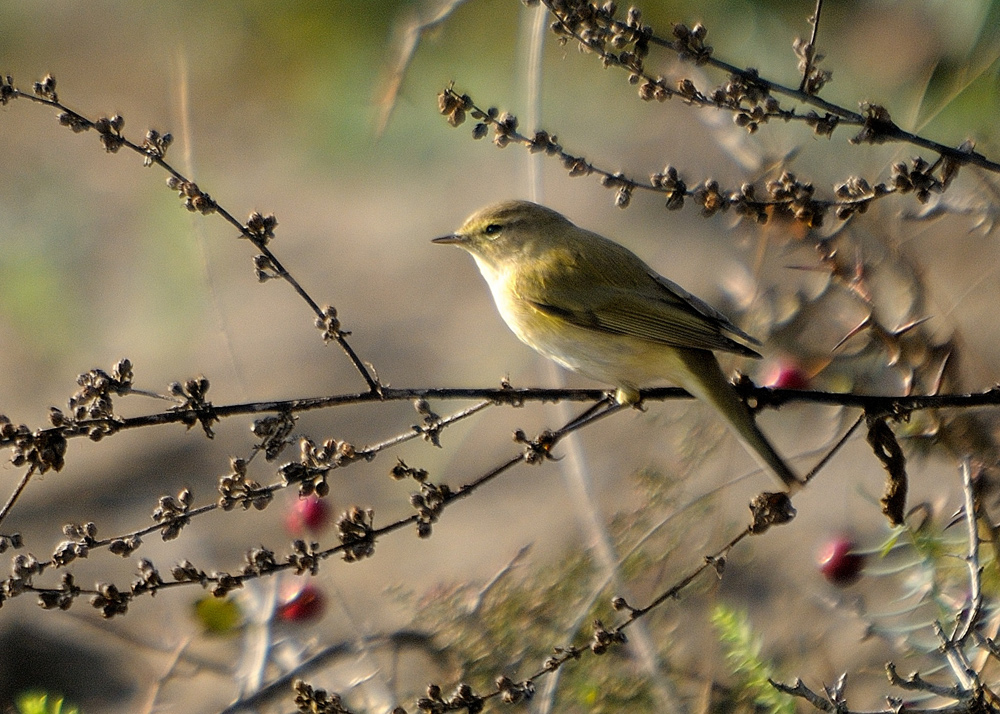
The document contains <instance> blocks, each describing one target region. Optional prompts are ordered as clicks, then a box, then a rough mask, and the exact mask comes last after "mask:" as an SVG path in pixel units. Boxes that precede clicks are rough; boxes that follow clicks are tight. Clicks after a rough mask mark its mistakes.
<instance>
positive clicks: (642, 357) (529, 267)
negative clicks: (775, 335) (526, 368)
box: [433, 201, 803, 491]
mask: <svg viewBox="0 0 1000 714" xmlns="http://www.w3.org/2000/svg"><path fill="white" fill-rule="evenodd" d="M433 242H435V243H444V244H452V245H457V246H459V247H461V248H464V249H465V250H467V251H469V252H470V253H471V254H472V257H473V258H475V259H476V263H477V264H478V265H479V270H480V271H481V272H482V274H483V277H484V278H485V279H486V282H487V283H488V284H489V286H490V291H491V292H492V293H493V299H494V301H495V302H496V305H497V308H498V309H499V311H500V315H501V316H502V317H503V319H504V321H505V322H506V323H507V325H508V326H509V327H510V329H511V330H513V331H514V334H516V335H517V336H518V337H519V338H520V339H521V341H522V342H524V343H526V344H528V345H529V346H531V347H533V348H534V349H535V350H536V351H538V352H540V353H541V354H543V355H545V356H546V357H548V358H550V359H553V360H555V361H556V362H558V363H559V364H561V365H563V366H564V367H567V368H569V369H571V370H574V371H576V372H579V373H580V374H583V375H586V376H588V377H591V378H593V379H596V380H597V381H599V382H603V383H604V384H609V385H613V386H614V387H615V388H616V390H617V391H616V395H615V396H616V399H617V400H618V402H619V403H623V404H635V403H636V402H638V400H639V389H640V388H642V387H647V386H650V385H653V384H656V383H661V382H663V381H666V382H669V383H672V384H674V385H676V386H679V387H683V388H684V389H685V390H686V391H688V392H689V393H690V394H692V395H693V396H695V397H697V398H699V399H701V400H703V401H704V402H706V403H708V404H709V405H711V406H712V407H714V408H715V410H716V411H717V412H718V413H719V414H721V415H722V416H723V417H724V418H725V419H726V421H727V422H728V423H729V424H730V426H731V427H732V428H733V429H734V430H735V431H736V433H737V434H738V435H739V437H740V438H741V439H742V440H743V442H744V443H745V444H746V445H747V446H748V447H749V448H750V449H751V450H752V452H753V453H754V454H755V455H756V456H757V457H758V458H759V459H760V460H761V461H762V462H763V465H765V466H766V467H768V468H769V469H770V470H771V471H773V472H774V474H775V475H776V476H777V477H778V478H779V479H780V480H781V482H782V485H783V486H784V488H785V489H786V490H788V491H795V490H797V489H798V488H799V487H800V486H801V485H802V483H803V482H802V481H801V480H800V479H799V478H798V477H797V476H796V475H795V474H794V473H793V472H792V470H791V469H790V468H789V467H788V466H787V465H786V464H785V462H784V460H782V458H781V457H780V456H779V455H778V453H777V452H776V451H775V450H774V447H772V446H771V444H770V442H768V440H767V439H766V438H765V436H764V434H763V433H761V431H760V429H759V428H758V427H757V424H756V422H755V421H754V418H753V416H752V415H751V413H750V410H749V409H748V408H747V406H746V404H745V403H744V402H743V400H742V399H740V397H739V395H738V394H737V393H736V390H735V389H734V388H733V386H732V385H731V384H730V383H729V381H728V380H727V379H726V377H725V375H724V374H723V373H722V369H721V368H720V367H719V362H718V360H717V359H716V357H715V354H714V353H713V350H720V351H722V352H733V353H736V354H738V355H742V356H745V357H758V358H759V357H760V355H759V354H758V353H757V352H756V351H754V350H753V349H751V348H750V347H748V346H747V345H746V344H743V343H749V344H753V345H759V344H760V342H759V341H758V340H755V339H754V338H753V337H751V336H750V335H748V334H746V333H745V332H743V330H741V329H740V328H738V327H737V326H736V325H734V324H733V323H732V322H730V321H729V320H728V319H727V318H726V316H725V315H723V314H722V313H720V312H719V311H718V310H715V309H714V308H712V307H711V306H709V305H708V304H706V303H705V302H703V301H701V300H699V299H698V298H697V297H695V296H694V295H692V294H691V293H689V292H687V291H686V290H684V289H683V288H681V287H680V286H679V285H677V284H675V283H673V282H671V281H670V280H667V279H666V278H664V277H663V276H661V275H658V274H657V273H656V272H655V271H654V270H653V269H652V268H650V267H649V266H648V265H646V264H645V263H644V262H643V261H642V260H640V259H639V258H638V256H636V255H635V254H634V253H632V252H631V251H630V250H628V249H627V248H625V247H623V246H621V245H619V244H617V243H615V242H613V241H610V240H608V239H607V238H604V237H602V236H599V235H597V234H596V233H592V232H591V231H588V230H584V229H583V228H579V227H577V226H575V225H574V224H573V223H571V222H570V221H569V220H568V219H567V218H566V217H565V216H563V215H562V214H561V213H558V212H556V211H553V210H552V209H549V208H546V207H544V206H539V205H538V204H536V203H531V202H528V201H504V202H502V203H497V204H493V205H491V206H487V207H485V208H483V209H481V210H479V211H477V212H476V213H474V214H472V215H471V216H470V217H469V218H468V219H467V220H466V221H465V223H464V224H463V225H462V227H461V228H459V229H458V231H456V232H455V233H453V234H452V235H448V236H443V237H441V238H435V239H434V241H433ZM734 337H735V338H737V339H738V340H740V341H737V339H734Z"/></svg>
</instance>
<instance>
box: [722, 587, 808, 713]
mask: <svg viewBox="0 0 1000 714" xmlns="http://www.w3.org/2000/svg"><path fill="white" fill-rule="evenodd" d="M711 619H712V625H714V626H715V629H716V631H717V632H718V633H719V640H720V641H721V642H722V645H723V647H724V648H725V651H726V660H727V661H728V662H729V663H730V664H731V665H732V672H733V676H734V677H735V678H736V681H735V682H734V687H733V689H734V692H735V694H734V698H735V700H736V702H737V703H739V704H742V705H743V706H745V707H747V708H749V709H750V710H751V711H760V710H763V711H767V712H770V713H771V714H795V701H794V700H793V699H792V697H790V696H789V695H787V694H785V693H783V692H779V691H778V690H777V689H775V688H774V686H772V684H771V680H772V679H773V678H774V668H773V667H772V665H771V663H770V662H768V661H767V660H764V659H762V658H761V656H760V638H759V637H757V635H756V634H755V633H754V631H753V628H752V627H751V626H750V621H749V619H748V618H747V614H746V611H744V610H736V609H733V608H731V607H728V606H726V605H718V606H716V608H715V609H714V610H713V611H712V618H711Z"/></svg>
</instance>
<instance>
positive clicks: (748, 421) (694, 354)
mask: <svg viewBox="0 0 1000 714" xmlns="http://www.w3.org/2000/svg"><path fill="white" fill-rule="evenodd" d="M681 352H682V355H681V359H682V360H683V362H684V363H685V366H686V367H687V370H686V371H687V372H688V374H687V375H686V376H687V379H686V380H685V381H690V383H689V384H681V385H680V386H682V387H684V389H686V390H687V391H688V392H690V393H691V394H693V395H694V396H695V397H698V398H699V399H701V400H702V401H704V402H707V403H708V404H709V405H711V406H712V407H714V408H715V410H716V411H718V412H719V413H720V414H721V415H722V416H723V417H725V419H726V421H727V422H729V425H730V426H731V427H732V428H733V430H734V431H735V432H736V434H737V435H738V436H739V437H740V440H741V441H742V442H743V443H744V444H745V445H746V446H747V447H748V448H749V449H750V451H751V452H752V453H753V455H754V457H755V458H756V459H757V460H758V461H760V462H761V465H762V466H765V467H767V468H768V469H769V470H770V471H771V472H772V473H773V474H774V475H775V476H777V477H778V479H780V480H781V483H782V485H783V486H784V488H785V490H786V491H788V493H795V492H796V491H798V490H799V489H800V488H801V487H802V486H803V484H804V482H803V481H802V480H801V479H800V478H799V477H798V476H796V475H795V472H793V471H792V470H791V469H790V468H789V467H788V465H787V464H786V463H785V461H784V459H782V458H781V457H780V456H779V455H778V452H777V451H775V450H774V447H773V446H771V442H769V441H768V440H767V437H765V436H764V434H763V432H761V430H760V428H759V427H758V426H757V422H756V421H754V418H753V415H752V414H751V413H750V410H749V409H748V408H747V405H746V404H745V403H744V402H743V400H742V399H740V396H739V394H737V393H736V390H735V389H734V388H733V385H732V384H730V383H729V380H727V379H726V377H725V375H724V374H723V373H722V369H721V368H720V367H719V362H718V360H717V359H716V358H715V355H713V354H712V353H711V352H706V351H703V350H681Z"/></svg>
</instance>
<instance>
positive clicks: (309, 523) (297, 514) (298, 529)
mask: <svg viewBox="0 0 1000 714" xmlns="http://www.w3.org/2000/svg"><path fill="white" fill-rule="evenodd" d="M330 511H331V508H330V504H329V502H327V501H326V499H323V498H319V497H318V496H315V495H312V496H306V497H305V498H300V499H299V500H298V501H296V502H295V505H293V506H292V507H291V509H289V511H288V515H287V516H286V517H285V528H287V529H288V532H289V533H291V534H292V535H296V536H297V535H302V534H303V533H305V532H306V531H308V532H309V533H320V532H321V531H323V530H325V529H326V527H327V526H328V525H329V524H330Z"/></svg>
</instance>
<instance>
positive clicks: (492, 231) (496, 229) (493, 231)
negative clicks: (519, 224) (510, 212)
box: [483, 223, 503, 236]
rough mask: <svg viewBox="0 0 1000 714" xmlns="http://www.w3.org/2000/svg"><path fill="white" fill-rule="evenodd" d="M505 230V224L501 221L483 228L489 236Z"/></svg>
mask: <svg viewBox="0 0 1000 714" xmlns="http://www.w3.org/2000/svg"><path fill="white" fill-rule="evenodd" d="M502 230H503V226H501V225H500V224H499V223H491V224H489V225H488V226H486V228H485V229H483V232H484V233H485V234H486V235H488V236H495V235H496V234H497V233H499V232H500V231H502Z"/></svg>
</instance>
